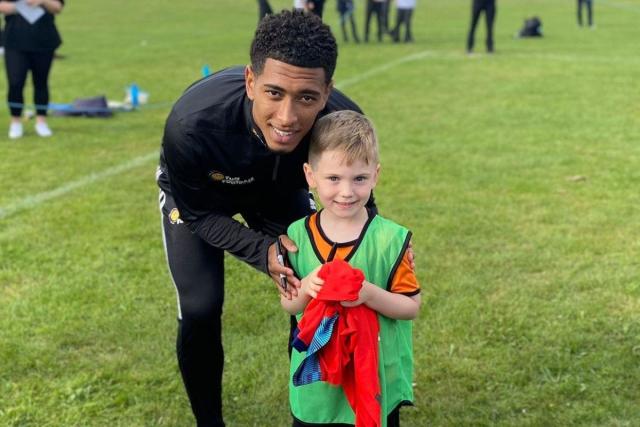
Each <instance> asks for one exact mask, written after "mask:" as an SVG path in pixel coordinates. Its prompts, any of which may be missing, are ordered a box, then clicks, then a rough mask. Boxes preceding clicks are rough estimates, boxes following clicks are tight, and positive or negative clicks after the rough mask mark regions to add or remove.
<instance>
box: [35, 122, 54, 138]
mask: <svg viewBox="0 0 640 427" xmlns="http://www.w3.org/2000/svg"><path fill="white" fill-rule="evenodd" d="M35 129H36V133H37V134H38V136H41V137H43V138H47V137H50V136H51V135H53V132H51V129H50V128H49V125H47V122H45V121H37V122H36V128H35Z"/></svg>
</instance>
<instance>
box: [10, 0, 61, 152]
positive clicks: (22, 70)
mask: <svg viewBox="0 0 640 427" xmlns="http://www.w3.org/2000/svg"><path fill="white" fill-rule="evenodd" d="M27 4H28V5H30V6H32V7H38V8H41V9H42V11H43V12H44V14H43V15H42V16H40V17H39V18H38V19H37V20H36V21H35V22H33V23H29V21H27V20H26V19H25V18H24V17H23V16H22V15H21V14H19V13H18V11H17V8H16V2H15V1H4V0H3V1H0V13H2V14H3V15H5V22H6V26H5V31H4V48H5V51H4V65H5V69H6V72H7V82H8V86H9V90H8V94H7V100H8V102H9V110H10V112H11V123H10V125H9V138H11V139H16V138H20V137H22V135H23V133H24V130H23V127H22V119H21V116H22V109H23V105H24V95H23V91H24V85H25V83H26V80H27V74H28V73H29V71H31V77H32V80H33V102H34V104H35V105H36V125H35V130H36V133H37V134H38V135H39V136H42V137H48V136H51V135H52V134H53V133H52V132H51V129H49V126H48V125H47V107H48V105H49V71H50V70H51V64H52V62H53V54H54V52H55V50H56V49H57V48H58V46H60V45H61V44H62V39H61V38H60V34H59V33H58V29H57V28H56V25H55V19H54V15H56V14H58V13H60V12H61V11H62V8H63V7H64V0H27Z"/></svg>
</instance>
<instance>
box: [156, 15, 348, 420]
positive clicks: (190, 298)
mask: <svg viewBox="0 0 640 427" xmlns="http://www.w3.org/2000/svg"><path fill="white" fill-rule="evenodd" d="M336 60H337V45H336V41H335V38H334V37H333V35H332V34H331V31H330V29H329V27H328V26H326V25H324V24H323V23H322V21H321V19H320V18H319V17H318V16H316V15H313V14H306V13H302V12H298V11H295V12H292V11H282V12H281V13H278V14H273V15H267V16H266V17H265V18H263V19H262V20H261V21H260V23H259V24H258V28H257V30H256V33H255V37H254V39H253V42H252V44H251V65H249V66H247V67H245V68H243V67H233V68H228V69H226V70H223V71H220V72H218V73H216V74H212V75H211V76H209V77H207V78H205V79H203V80H201V81H199V82H197V83H195V84H193V85H192V86H191V87H190V88H188V89H187V90H186V91H185V93H184V94H183V95H182V97H181V98H180V99H179V100H178V101H177V102H176V104H175V105H174V107H173V109H172V111H171V113H170V115H169V117H168V119H167V122H166V126H165V130H164V137H163V142H162V151H161V157H160V166H159V170H158V176H157V177H158V185H159V187H160V207H161V211H162V226H163V238H164V243H165V250H166V254H167V260H168V263H169V270H170V274H171V277H172V279H173V282H174V284H175V286H176V291H177V295H178V337H177V355H178V364H179V366H180V372H181V374H182V379H183V382H184V385H185V388H186V390H187V394H188V396H189V400H190V403H191V408H192V410H193V413H194V415H195V417H196V420H197V423H198V426H223V425H224V422H223V417H222V396H221V393H222V370H223V363H224V353H223V347H222V340H221V315H222V308H223V302H224V251H227V252H229V253H231V254H232V255H234V256H235V257H236V258H238V259H240V260H242V261H244V262H246V263H248V264H249V265H251V266H253V267H254V268H256V269H258V270H260V271H262V272H265V273H268V274H270V275H271V277H272V278H273V279H274V281H275V282H276V283H278V282H279V276H280V274H281V273H282V274H285V275H286V277H287V280H288V290H287V291H286V292H285V291H283V290H282V289H281V288H280V287H279V286H278V289H279V290H280V292H281V293H282V295H284V297H285V298H291V297H292V296H293V295H296V294H297V288H298V287H299V285H300V282H299V280H298V279H296V278H295V277H294V275H293V271H292V270H291V269H290V268H286V267H284V266H281V265H280V264H279V263H278V261H277V257H276V251H275V245H274V242H275V240H276V236H278V235H284V234H285V232H286V229H287V226H288V225H289V224H290V223H292V222H293V221H295V220H296V219H298V218H302V217H304V216H305V215H307V214H309V213H310V212H312V210H313V206H312V200H310V196H309V192H308V185H307V183H306V181H305V178H304V173H303V164H304V162H305V161H306V159H307V153H308V147H309V136H308V133H309V132H310V130H311V128H312V126H313V124H314V122H315V120H316V118H317V117H318V116H323V115H325V114H327V113H329V112H331V111H334V110H343V109H350V110H355V111H359V108H358V106H357V105H356V104H355V103H353V102H352V101H351V100H350V99H348V98H347V97H346V96H344V95H343V94H342V93H340V92H339V91H337V90H335V89H333V85H332V76H333V72H334V69H335V66H336ZM238 213H239V214H241V215H242V217H243V219H244V220H245V221H246V223H247V224H248V227H247V226H245V225H243V224H241V223H240V222H238V221H237V220H236V219H234V218H233V216H234V215H235V214H238ZM283 244H284V247H285V249H286V250H287V251H295V250H296V247H295V245H294V244H293V243H292V242H291V241H290V240H288V239H287V238H286V236H283Z"/></svg>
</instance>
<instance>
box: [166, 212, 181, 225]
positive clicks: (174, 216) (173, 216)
mask: <svg viewBox="0 0 640 427" xmlns="http://www.w3.org/2000/svg"><path fill="white" fill-rule="evenodd" d="M169 222H171V224H178V223H179V222H182V221H180V212H179V211H178V209H177V208H173V209H171V212H169Z"/></svg>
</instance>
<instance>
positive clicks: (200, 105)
mask: <svg viewBox="0 0 640 427" xmlns="http://www.w3.org/2000/svg"><path fill="white" fill-rule="evenodd" d="M245 95H246V93H245V83H244V68H243V67H240V66H238V67H230V68H226V69H224V70H221V71H218V72H216V73H214V74H211V75H209V76H207V77H204V78H202V79H200V80H198V81H197V82H195V83H193V84H192V85H191V86H189V87H188V88H187V89H186V90H185V91H184V93H183V94H182V96H181V97H180V98H179V99H178V101H176V103H175V104H174V106H173V109H172V111H171V115H172V116H173V118H174V119H175V120H179V121H180V122H183V123H189V122H194V121H198V122H201V121H203V120H204V121H207V122H210V123H211V124H212V125H215V124H218V125H221V126H222V128H228V127H231V128H233V127H234V125H235V122H236V121H238V122H242V120H243V115H242V112H243V103H244V99H245Z"/></svg>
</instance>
